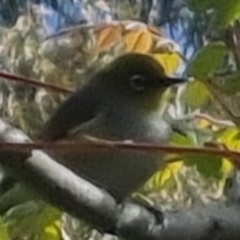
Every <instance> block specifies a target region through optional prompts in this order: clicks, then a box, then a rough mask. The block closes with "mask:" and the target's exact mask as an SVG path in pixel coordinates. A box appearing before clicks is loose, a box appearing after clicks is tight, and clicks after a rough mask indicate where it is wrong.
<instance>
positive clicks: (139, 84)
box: [130, 75, 146, 92]
mask: <svg viewBox="0 0 240 240" xmlns="http://www.w3.org/2000/svg"><path fill="white" fill-rule="evenodd" d="M130 85H131V87H132V88H133V90H134V91H137V92H140V91H143V90H144V88H145V85H146V79H145V78H144V77H143V76H141V75H134V76H132V77H131V78H130Z"/></svg>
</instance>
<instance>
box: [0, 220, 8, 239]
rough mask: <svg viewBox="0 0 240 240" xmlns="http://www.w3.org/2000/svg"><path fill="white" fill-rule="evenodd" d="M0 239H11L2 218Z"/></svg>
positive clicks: (0, 221)
mask: <svg viewBox="0 0 240 240" xmlns="http://www.w3.org/2000/svg"><path fill="white" fill-rule="evenodd" d="M0 239H1V240H10V237H9V235H8V232H7V229H6V227H5V225H4V223H3V221H2V219H1V218H0Z"/></svg>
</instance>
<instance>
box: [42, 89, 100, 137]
mask: <svg viewBox="0 0 240 240" xmlns="http://www.w3.org/2000/svg"><path fill="white" fill-rule="evenodd" d="M98 96H99V95H98V94H97V93H96V91H94V88H93V87H85V88H83V89H81V90H80V91H78V92H76V93H75V94H73V95H72V96H71V97H70V98H68V99H67V100H66V101H65V102H64V103H63V104H62V105H61V106H60V107H59V108H58V109H57V111H56V112H55V113H54V114H53V116H52V117H51V118H50V120H49V121H48V122H47V123H46V125H45V126H44V129H43V131H42V133H41V135H40V139H41V140H47V141H55V140H59V139H62V138H64V137H66V136H67V135H68V133H69V132H70V131H71V130H73V129H74V128H76V127H78V126H81V125H82V124H86V123H87V122H88V121H91V120H93V119H94V117H95V116H97V115H98V111H99V110H100V101H99V100H100V99H98Z"/></svg>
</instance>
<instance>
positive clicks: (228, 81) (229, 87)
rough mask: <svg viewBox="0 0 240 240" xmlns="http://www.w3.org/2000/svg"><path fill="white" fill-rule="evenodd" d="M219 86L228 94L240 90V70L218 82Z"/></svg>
mask: <svg viewBox="0 0 240 240" xmlns="http://www.w3.org/2000/svg"><path fill="white" fill-rule="evenodd" d="M216 84H217V85H218V87H219V88H220V89H221V90H222V91H223V92H224V93H226V94H231V95H232V94H236V93H238V92H239V91H240V72H239V71H237V72H235V73H233V74H231V75H229V76H226V77H224V79H223V81H220V83H219V84H218V82H216Z"/></svg>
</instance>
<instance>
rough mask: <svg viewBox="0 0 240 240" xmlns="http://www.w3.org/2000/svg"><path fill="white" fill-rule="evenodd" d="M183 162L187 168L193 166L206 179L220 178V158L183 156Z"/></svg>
mask: <svg viewBox="0 0 240 240" xmlns="http://www.w3.org/2000/svg"><path fill="white" fill-rule="evenodd" d="M184 162H185V164H186V165H188V166H193V165H195V166H196V167H197V170H198V171H199V172H200V173H201V174H202V175H203V176H204V177H206V178H210V177H213V178H218V179H220V178H221V176H222V172H221V167H222V158H221V157H218V156H210V155H200V154H198V155H194V156H185V157H184Z"/></svg>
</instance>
